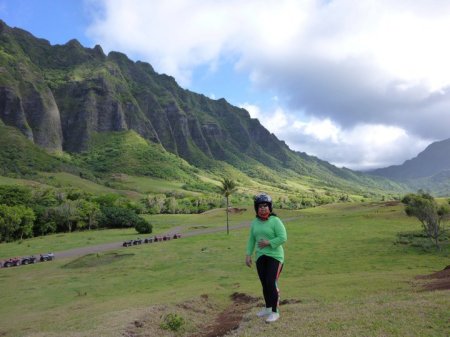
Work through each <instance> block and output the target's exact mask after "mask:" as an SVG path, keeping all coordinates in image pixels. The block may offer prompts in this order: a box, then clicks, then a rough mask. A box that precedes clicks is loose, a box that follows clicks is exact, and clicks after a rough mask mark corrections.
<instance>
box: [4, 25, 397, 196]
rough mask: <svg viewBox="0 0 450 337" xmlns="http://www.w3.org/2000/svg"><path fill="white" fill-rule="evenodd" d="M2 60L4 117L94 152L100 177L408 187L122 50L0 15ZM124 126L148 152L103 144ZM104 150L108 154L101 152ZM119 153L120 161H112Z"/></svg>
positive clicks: (57, 147)
mask: <svg viewBox="0 0 450 337" xmlns="http://www.w3.org/2000/svg"><path fill="white" fill-rule="evenodd" d="M0 67H1V69H2V71H1V73H0V120H2V121H3V123H4V124H6V125H8V126H12V127H15V128H17V129H18V130H20V131H21V132H22V134H23V135H24V136H25V137H26V138H28V139H29V140H30V141H31V142H33V143H34V144H36V145H38V146H39V147H41V148H43V149H46V150H48V151H50V152H51V153H61V152H62V153H69V154H71V155H73V156H74V157H77V156H79V155H81V156H85V157H86V155H84V154H86V153H87V154H91V155H88V157H89V158H84V159H82V160H81V162H76V164H80V165H82V167H83V168H84V169H88V170H90V171H94V175H98V174H101V173H103V174H106V173H114V172H117V171H118V170H119V171H120V172H132V173H133V174H136V175H149V176H155V177H162V175H163V176H164V178H165V179H181V180H186V179H187V177H188V176H189V177H192V169H193V168H194V167H195V168H199V169H201V170H206V171H209V172H212V173H213V174H216V175H217V176H219V177H220V176H221V175H224V174H225V175H227V174H228V175H230V174H233V175H235V174H237V172H241V173H239V174H243V175H244V176H245V177H248V178H251V179H257V180H259V181H263V182H264V181H265V182H266V183H267V182H269V181H270V182H271V183H273V184H279V185H280V186H281V187H282V188H286V187H289V186H288V185H289V183H288V182H289V181H292V180H294V181H297V182H298V181H300V182H302V184H306V186H317V187H319V188H327V189H331V190H337V191H346V192H347V191H348V192H351V193H355V194H359V195H364V194H371V193H375V194H383V193H385V191H388V192H393V193H398V192H401V191H404V188H403V187H402V186H401V184H396V183H392V182H389V181H388V180H386V179H380V178H376V177H375V178H374V177H371V176H367V175H364V174H359V173H355V172H353V171H350V170H346V169H339V168H337V167H335V166H333V165H331V164H329V163H327V162H325V161H322V160H320V159H318V158H315V157H312V156H308V155H307V154H305V153H299V152H294V151H292V150H290V149H289V147H288V146H287V145H286V144H285V143H284V142H282V141H280V140H278V139H277V138H276V137H275V136H274V135H273V134H271V133H270V132H269V131H267V130H266V129H265V128H264V127H263V126H262V125H261V124H260V122H259V121H258V120H256V119H252V118H251V117H250V115H249V113H248V112H247V111H246V110H244V109H241V108H238V107H235V106H232V105H231V104H229V103H228V102H227V101H226V100H225V99H223V98H222V99H219V100H212V99H209V98H207V97H205V96H203V95H200V94H196V93H193V92H191V91H189V90H185V89H182V88H181V87H179V86H178V85H177V83H176V81H175V79H173V78H172V77H170V76H167V75H161V74H158V73H156V72H155V71H154V70H153V68H152V67H151V65H149V64H148V63H144V62H139V61H138V62H133V61H131V60H129V59H128V57H127V56H126V55H124V54H121V53H118V52H111V53H109V54H108V55H105V54H104V53H103V51H102V48H101V47H100V46H96V47H95V48H92V49H90V48H84V47H83V46H82V45H81V44H80V43H79V42H78V41H76V40H71V41H69V42H68V43H66V44H65V45H55V46H52V45H51V44H50V43H49V42H48V41H46V40H43V39H38V38H36V37H34V36H33V35H31V34H30V33H28V32H26V31H24V30H21V29H18V28H10V27H8V26H7V25H6V24H5V23H3V22H0ZM126 131H133V132H134V135H135V136H133V137H140V138H141V139H142V140H141V141H139V142H141V143H140V144H141V145H139V146H138V147H140V148H141V150H138V149H132V148H131V147H126V148H123V149H121V150H117V149H116V150H114V149H111V151H109V152H108V151H106V152H105V151H104V149H103V150H98V149H97V148H96V147H97V146H103V145H101V142H100V143H99V142H98V137H99V136H98V135H99V134H103V133H109V134H110V135H111V134H112V133H114V132H118V133H119V134H120V135H122V136H123V135H131V134H130V133H124V132H126ZM119 138H120V137H119ZM124 142H125V143H126V140H124ZM144 143H146V145H143V144H144ZM103 144H104V143H103ZM142 146H145V147H146V150H142ZM96 151H100V152H101V151H103V152H102V154H101V156H93V155H92V154H94V153H95V152H96ZM127 151H131V152H133V155H132V157H133V158H139V160H138V162H139V164H136V161H134V159H133V160H130V158H131V157H128V158H127V157H126V156H127V154H125V153H127ZM136 151H137V152H136ZM138 152H139V153H138ZM117 153H120V154H121V155H122V156H121V157H120V158H121V159H122V161H121V162H120V161H117V162H115V163H113V162H114V161H113V160H112V159H111V158H115V157H111V158H110V159H106V157H107V156H108V155H111V156H115V155H116V154H117ZM169 153H171V154H173V155H175V156H177V157H179V158H182V159H183V160H184V161H185V162H186V163H188V164H189V165H190V166H191V167H190V168H187V166H186V164H183V163H182V161H180V160H179V159H174V158H175V157H173V156H172V157H171V156H169V155H168V154H169ZM163 157H164V158H165V159H164V160H162V161H161V160H160V159H161V158H163ZM96 160H100V161H101V162H102V163H104V164H105V165H100V162H98V163H96V162H95V161H96ZM169 162H172V163H174V166H175V167H174V168H173V169H171V171H167V170H166V168H167V165H166V164H167V163H169ZM164 163H165V164H164ZM113 164H114V165H113ZM128 165H130V166H132V167H129V168H127V167H126V166H128ZM144 166H145V168H144ZM224 166H225V167H228V169H227V170H226V171H225V172H224V171H223V167H224ZM100 167H101V169H100ZM8 172H9V171H8ZM8 172H6V171H5V174H6V173H8ZM182 172H183V173H182Z"/></svg>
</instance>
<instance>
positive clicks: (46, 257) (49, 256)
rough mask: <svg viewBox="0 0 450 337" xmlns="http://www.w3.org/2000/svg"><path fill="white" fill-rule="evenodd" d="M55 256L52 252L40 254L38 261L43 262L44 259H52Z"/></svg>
mask: <svg viewBox="0 0 450 337" xmlns="http://www.w3.org/2000/svg"><path fill="white" fill-rule="evenodd" d="M54 258H55V254H53V253H47V254H41V257H40V259H39V260H40V261H41V262H44V261H51V260H53V259H54Z"/></svg>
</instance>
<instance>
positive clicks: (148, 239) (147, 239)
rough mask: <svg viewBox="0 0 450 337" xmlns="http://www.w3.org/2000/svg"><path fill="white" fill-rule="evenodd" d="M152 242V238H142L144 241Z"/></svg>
mask: <svg viewBox="0 0 450 337" xmlns="http://www.w3.org/2000/svg"><path fill="white" fill-rule="evenodd" d="M152 242H153V238H145V239H144V243H152Z"/></svg>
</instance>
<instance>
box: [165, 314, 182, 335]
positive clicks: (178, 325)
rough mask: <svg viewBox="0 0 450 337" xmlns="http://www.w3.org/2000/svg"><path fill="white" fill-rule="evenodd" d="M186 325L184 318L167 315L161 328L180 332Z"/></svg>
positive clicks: (176, 315)
mask: <svg viewBox="0 0 450 337" xmlns="http://www.w3.org/2000/svg"><path fill="white" fill-rule="evenodd" d="M184 324H185V321H184V318H183V317H181V316H180V315H178V314H173V313H170V314H167V315H166V317H164V321H163V322H162V323H161V328H162V329H164V330H171V331H180V330H181V329H182V328H183V326H184Z"/></svg>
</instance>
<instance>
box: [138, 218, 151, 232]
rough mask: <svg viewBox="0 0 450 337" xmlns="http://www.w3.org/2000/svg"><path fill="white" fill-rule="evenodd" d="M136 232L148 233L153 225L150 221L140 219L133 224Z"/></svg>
mask: <svg viewBox="0 0 450 337" xmlns="http://www.w3.org/2000/svg"><path fill="white" fill-rule="evenodd" d="M134 228H135V229H136V232H138V233H139V234H150V233H151V232H152V230H153V226H152V224H151V223H150V222H147V221H145V220H144V219H140V220H139V222H138V223H137V224H136V225H135V226H134Z"/></svg>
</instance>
